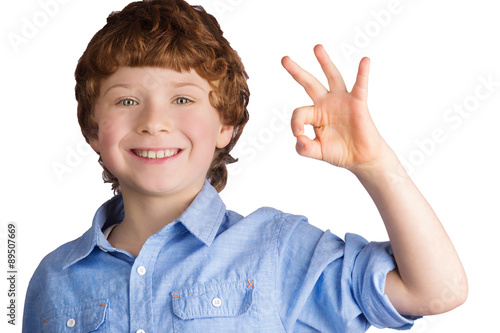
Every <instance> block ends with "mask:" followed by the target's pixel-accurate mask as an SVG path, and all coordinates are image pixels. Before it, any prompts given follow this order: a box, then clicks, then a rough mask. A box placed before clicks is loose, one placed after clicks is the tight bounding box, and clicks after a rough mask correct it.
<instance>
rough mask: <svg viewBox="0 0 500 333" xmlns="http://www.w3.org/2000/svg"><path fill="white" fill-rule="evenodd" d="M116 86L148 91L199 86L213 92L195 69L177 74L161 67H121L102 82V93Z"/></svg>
mask: <svg viewBox="0 0 500 333" xmlns="http://www.w3.org/2000/svg"><path fill="white" fill-rule="evenodd" d="M116 85H123V86H133V87H138V88H144V89H147V90H154V89H159V88H165V87H173V88H176V87H182V86H197V87H199V88H201V89H202V90H204V91H205V92H206V93H208V92H209V91H210V90H211V88H210V85H209V83H208V81H207V80H205V79H204V78H202V77H201V76H199V75H198V73H196V71H195V70H194V69H191V70H190V71H183V72H177V71H175V70H172V69H169V68H161V67H129V66H119V67H118V69H117V70H116V71H115V72H114V73H113V74H111V75H110V76H108V77H106V78H105V79H103V80H102V82H101V92H102V93H105V92H106V91H107V90H108V89H109V88H111V87H113V86H116Z"/></svg>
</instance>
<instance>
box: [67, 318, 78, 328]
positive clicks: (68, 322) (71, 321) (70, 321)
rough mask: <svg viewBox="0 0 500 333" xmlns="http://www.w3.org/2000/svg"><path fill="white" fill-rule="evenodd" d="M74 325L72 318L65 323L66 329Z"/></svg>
mask: <svg viewBox="0 0 500 333" xmlns="http://www.w3.org/2000/svg"><path fill="white" fill-rule="evenodd" d="M75 325H76V321H75V320H74V319H73V318H70V319H68V321H67V322H66V326H68V327H73V326H75Z"/></svg>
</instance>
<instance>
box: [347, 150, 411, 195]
mask: <svg viewBox="0 0 500 333" xmlns="http://www.w3.org/2000/svg"><path fill="white" fill-rule="evenodd" d="M350 171H351V172H352V173H353V174H354V175H355V176H356V177H357V178H358V179H359V181H360V182H361V183H362V184H363V185H367V184H373V183H377V182H391V183H396V182H401V181H403V180H404V179H407V178H409V176H408V174H407V173H406V170H405V169H404V167H403V165H402V164H401V162H400V161H399V159H398V158H397V156H396V154H395V153H394V152H393V151H392V149H391V148H390V147H389V146H387V148H386V149H384V150H383V152H382V153H381V154H380V156H379V157H378V158H377V159H375V160H373V161H371V162H369V163H364V164H362V165H356V166H354V167H352V168H351V169H350Z"/></svg>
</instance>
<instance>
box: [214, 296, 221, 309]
mask: <svg viewBox="0 0 500 333" xmlns="http://www.w3.org/2000/svg"><path fill="white" fill-rule="evenodd" d="M212 305H213V306H215V307H216V308H218V307H219V306H221V305H222V300H221V299H220V298H219V297H215V298H214V299H213V300H212Z"/></svg>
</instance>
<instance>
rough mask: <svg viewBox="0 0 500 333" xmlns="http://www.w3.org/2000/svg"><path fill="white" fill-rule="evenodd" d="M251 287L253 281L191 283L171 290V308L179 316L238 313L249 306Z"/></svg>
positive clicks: (213, 315)
mask: <svg viewBox="0 0 500 333" xmlns="http://www.w3.org/2000/svg"><path fill="white" fill-rule="evenodd" d="M253 290H254V286H253V281H251V282H248V281H245V282H217V283H209V284H204V285H196V286H191V287H188V288H185V289H181V290H177V291H174V292H172V294H171V297H172V307H173V311H174V313H175V314H176V315H177V316H178V317H179V318H181V319H196V318H207V317H234V316H239V315H242V314H243V313H245V312H247V311H248V309H249V308H250V306H251V305H252V299H253V297H252V296H253Z"/></svg>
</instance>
